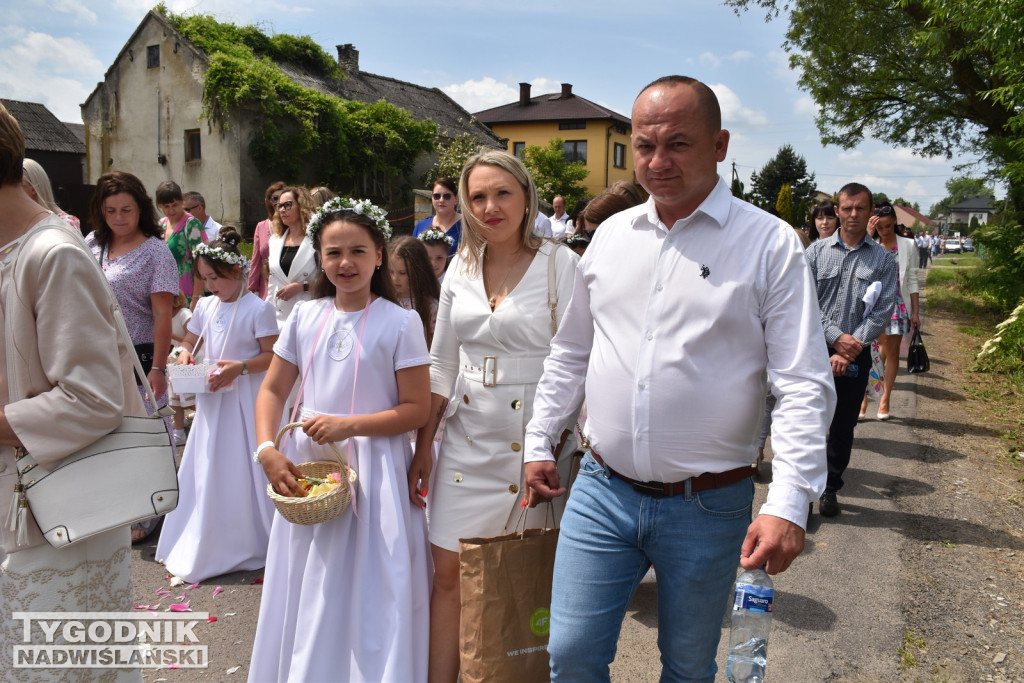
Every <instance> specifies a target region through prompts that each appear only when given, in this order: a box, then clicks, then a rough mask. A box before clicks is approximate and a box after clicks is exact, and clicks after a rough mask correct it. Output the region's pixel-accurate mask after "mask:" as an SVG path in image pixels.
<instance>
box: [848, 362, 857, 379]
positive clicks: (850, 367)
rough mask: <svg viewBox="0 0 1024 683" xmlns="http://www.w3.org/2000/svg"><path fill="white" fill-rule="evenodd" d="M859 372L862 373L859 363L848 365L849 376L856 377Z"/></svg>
mask: <svg viewBox="0 0 1024 683" xmlns="http://www.w3.org/2000/svg"><path fill="white" fill-rule="evenodd" d="M859 374H860V366H859V365H857V364H856V363H850V364H849V365H847V366H846V376H847V377H856V376H857V375H859Z"/></svg>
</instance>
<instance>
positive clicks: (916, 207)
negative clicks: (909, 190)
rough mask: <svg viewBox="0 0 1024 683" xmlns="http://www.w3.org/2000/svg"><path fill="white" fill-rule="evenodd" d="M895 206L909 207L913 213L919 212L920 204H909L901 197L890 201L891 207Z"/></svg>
mask: <svg viewBox="0 0 1024 683" xmlns="http://www.w3.org/2000/svg"><path fill="white" fill-rule="evenodd" d="M897 204H898V205H900V206H909V207H910V208H911V209H913V210H914V211H920V210H921V205H920V204H918V203H917V202H909V201H907V200H906V199H904V198H903V197H897V198H896V199H894V200H892V205H893V206H896V205H897Z"/></svg>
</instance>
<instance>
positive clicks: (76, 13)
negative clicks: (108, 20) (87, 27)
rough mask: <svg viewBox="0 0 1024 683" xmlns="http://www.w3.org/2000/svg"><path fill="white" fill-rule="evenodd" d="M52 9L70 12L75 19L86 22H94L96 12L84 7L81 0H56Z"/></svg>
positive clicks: (64, 12)
mask: <svg viewBox="0 0 1024 683" xmlns="http://www.w3.org/2000/svg"><path fill="white" fill-rule="evenodd" d="M53 10H54V11H56V12H61V13H63V14H70V15H71V16H72V17H73V18H74V19H75V20H76V21H84V22H85V23H87V24H95V23H96V13H95V12H93V11H92V10H91V9H89V8H88V7H86V6H85V3H84V2H82V0H57V2H55V3H54V4H53Z"/></svg>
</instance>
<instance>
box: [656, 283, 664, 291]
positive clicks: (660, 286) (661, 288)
mask: <svg viewBox="0 0 1024 683" xmlns="http://www.w3.org/2000/svg"><path fill="white" fill-rule="evenodd" d="M664 288H665V287H664V286H663V285H661V284H659V285H658V286H657V287H655V289H656V290H658V291H659V292H660V291H661V290H663V289H664Z"/></svg>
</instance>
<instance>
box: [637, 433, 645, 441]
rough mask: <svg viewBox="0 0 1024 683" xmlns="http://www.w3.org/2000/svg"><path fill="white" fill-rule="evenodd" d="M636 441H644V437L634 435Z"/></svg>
mask: <svg viewBox="0 0 1024 683" xmlns="http://www.w3.org/2000/svg"><path fill="white" fill-rule="evenodd" d="M636 440H637V441H643V440H644V437H643V436H641V435H640V434H637V435H636Z"/></svg>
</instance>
